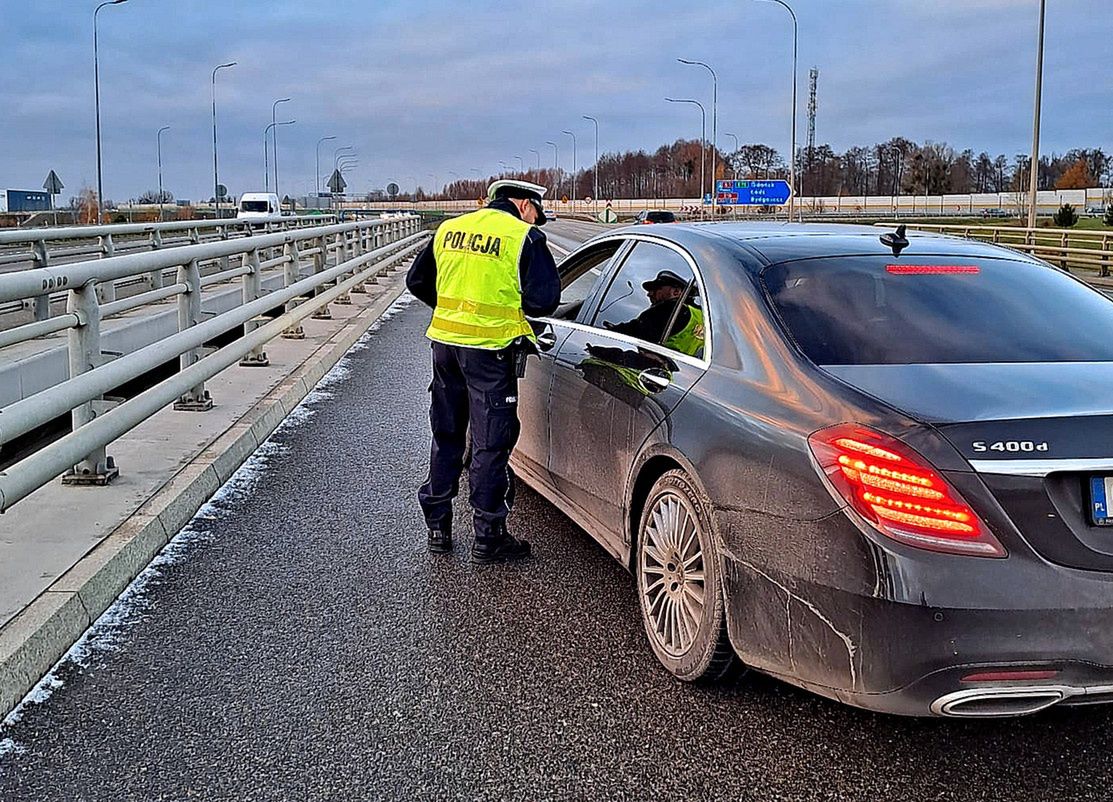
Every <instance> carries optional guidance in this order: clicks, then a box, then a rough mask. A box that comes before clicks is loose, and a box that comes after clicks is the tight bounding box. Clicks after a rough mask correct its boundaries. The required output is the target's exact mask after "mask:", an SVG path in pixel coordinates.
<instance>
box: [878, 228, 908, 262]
mask: <svg viewBox="0 0 1113 802" xmlns="http://www.w3.org/2000/svg"><path fill="white" fill-rule="evenodd" d="M905 228H907V226H905V225H904V223H901V224H900V225H899V226H897V232H896V233H895V234H882V235H881V244H882V245H888V246H889V247H890V248H892V249H893V256H900V252H901V251H903V250H904V249H905V248H907V247H908V238H907V237H905V236H904V230H905Z"/></svg>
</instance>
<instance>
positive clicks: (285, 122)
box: [263, 120, 297, 205]
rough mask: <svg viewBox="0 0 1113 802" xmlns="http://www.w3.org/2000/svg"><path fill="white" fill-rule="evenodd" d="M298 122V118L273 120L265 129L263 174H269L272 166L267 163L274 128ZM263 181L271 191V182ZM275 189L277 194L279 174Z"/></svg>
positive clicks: (268, 190)
mask: <svg viewBox="0 0 1113 802" xmlns="http://www.w3.org/2000/svg"><path fill="white" fill-rule="evenodd" d="M296 122H297V120H283V121H282V122H273V123H271V124H270V125H268V126H267V127H266V128H264V129H263V175H264V176H267V175H269V174H270V166H269V165H268V164H267V137H268V136H270V135H271V133H272V132H273V131H274V129H275V128H277V127H278V126H280V125H293V124H294V123H296ZM263 183H264V186H265V188H266V191H267V192H270V189H271V188H270V184H269V183H267V182H266V181H264V182H263ZM274 191H275V194H276V195H277V194H278V177H277V174H276V176H275V182H274ZM278 202H279V205H281V204H282V200H281V199H279V201H278Z"/></svg>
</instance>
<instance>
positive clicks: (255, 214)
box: [236, 192, 282, 220]
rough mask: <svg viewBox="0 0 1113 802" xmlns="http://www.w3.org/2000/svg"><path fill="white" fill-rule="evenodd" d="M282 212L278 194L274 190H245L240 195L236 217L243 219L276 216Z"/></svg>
mask: <svg viewBox="0 0 1113 802" xmlns="http://www.w3.org/2000/svg"><path fill="white" fill-rule="evenodd" d="M280 214H282V206H281V204H279V202H278V196H277V195H275V194H274V193H273V192H245V193H243V195H241V196H240V205H239V206H238V207H237V209H236V217H237V218H239V219H242V220H253V219H261V218H265V217H276V216H278V215H280Z"/></svg>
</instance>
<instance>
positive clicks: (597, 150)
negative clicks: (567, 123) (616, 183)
mask: <svg viewBox="0 0 1113 802" xmlns="http://www.w3.org/2000/svg"><path fill="white" fill-rule="evenodd" d="M583 118H584V119H585V120H591V121H592V122H593V123H595V195H594V198H595V210H596V211H599V121H598V120H597V119H595V118H594V117H592V116H591V115H590V114H584V115H583Z"/></svg>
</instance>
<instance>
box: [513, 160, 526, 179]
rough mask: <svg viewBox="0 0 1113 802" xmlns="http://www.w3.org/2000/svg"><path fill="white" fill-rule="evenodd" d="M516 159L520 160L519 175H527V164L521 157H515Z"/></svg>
mask: <svg viewBox="0 0 1113 802" xmlns="http://www.w3.org/2000/svg"><path fill="white" fill-rule="evenodd" d="M514 158H515V159H517V160H518V171H519V175H525V174H526V163H525V161H523V160H522V157H521V156H515V157H514Z"/></svg>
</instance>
